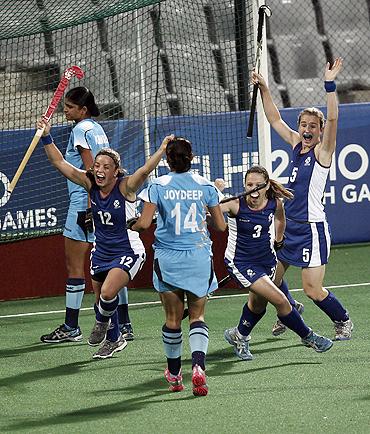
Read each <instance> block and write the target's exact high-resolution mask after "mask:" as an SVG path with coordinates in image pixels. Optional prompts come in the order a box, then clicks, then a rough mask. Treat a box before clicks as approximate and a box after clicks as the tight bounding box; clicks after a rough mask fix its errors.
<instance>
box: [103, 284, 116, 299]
mask: <svg viewBox="0 0 370 434" xmlns="http://www.w3.org/2000/svg"><path fill="white" fill-rule="evenodd" d="M116 295H117V294H115V293H114V291H112V289H111V288H108V287H104V286H103V287H102V289H101V291H100V296H101V297H102V298H103V299H104V300H106V301H110V300H113V299H114V297H115V296H116Z"/></svg>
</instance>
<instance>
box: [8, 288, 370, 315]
mask: <svg viewBox="0 0 370 434" xmlns="http://www.w3.org/2000/svg"><path fill="white" fill-rule="evenodd" d="M357 286H370V282H364V283H352V284H349V285H333V286H325V288H327V289H340V288H353V287H357ZM289 291H290V292H299V291H303V289H302V288H297V289H290V290H289ZM246 295H247V294H245V293H243V294H232V295H217V296H215V297H211V298H210V299H209V300H211V301H213V300H217V299H223V298H234V297H245V296H246ZM156 304H161V302H160V301H159V300H158V301H144V302H141V303H130V304H129V306H130V307H133V306H150V305H156ZM80 310H81V311H84V310H93V308H92V307H82V308H81V309H80ZM64 312H65V309H63V310H49V311H46V312H28V313H15V314H11V315H0V319H3V318H20V317H24V316H36V315H50V314H54V313H64Z"/></svg>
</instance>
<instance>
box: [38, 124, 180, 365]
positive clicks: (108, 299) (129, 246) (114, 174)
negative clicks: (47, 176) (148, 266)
mask: <svg viewBox="0 0 370 434" xmlns="http://www.w3.org/2000/svg"><path fill="white" fill-rule="evenodd" d="M42 125H44V123H43V122H42V121H40V122H39V125H38V126H39V127H41V126H42ZM49 132H50V125H49V124H46V125H45V131H44V135H43V137H42V141H43V144H44V145H45V151H46V154H47V156H48V158H49V160H50V162H51V163H52V164H53V165H54V166H55V167H56V168H57V169H58V170H59V171H60V172H61V173H62V174H63V175H64V176H65V177H66V178H68V179H69V180H70V181H71V182H73V183H75V184H78V185H80V186H82V187H83V188H84V189H85V190H86V191H88V192H89V194H90V198H91V208H92V215H93V220H94V225H95V242H94V247H93V249H92V253H91V275H92V279H93V288H94V292H95V296H96V305H95V312H96V322H95V326H94V328H93V330H92V332H91V335H90V337H89V341H88V343H89V345H91V346H96V345H100V344H103V345H102V346H101V347H100V349H99V350H98V351H97V352H96V353H95V354H94V355H93V357H94V358H100V359H105V358H108V357H112V356H113V354H114V353H115V352H117V351H121V350H122V349H123V348H125V346H126V345H127V342H126V340H125V339H124V337H123V336H122V334H121V333H120V330H119V323H118V313H117V305H118V292H119V290H120V289H121V288H122V287H124V286H126V285H127V284H128V282H129V281H130V280H131V279H133V278H134V277H135V275H136V274H137V272H138V271H139V270H140V269H141V267H142V265H143V263H144V261H145V249H144V246H143V244H142V242H141V240H140V238H139V235H138V234H136V233H134V232H132V231H130V230H126V220H127V219H129V218H132V217H133V216H134V215H135V201H136V191H137V190H138V189H139V188H140V187H141V185H142V184H143V183H144V181H145V180H146V179H147V177H148V176H149V174H150V172H151V171H152V170H153V169H154V168H155V167H156V166H157V165H158V163H159V161H160V159H161V157H162V155H163V154H164V152H165V150H166V146H167V143H168V141H169V140H170V139H171V137H166V138H165V139H164V140H163V142H162V144H161V146H160V148H159V149H158V151H156V152H155V153H154V154H153V156H152V157H151V158H150V159H149V160H148V161H147V162H146V163H145V164H144V166H142V167H141V168H139V169H138V170H137V171H136V172H135V173H134V174H133V175H131V176H123V173H124V172H123V169H122V168H121V166H120V156H119V154H118V153H117V152H116V151H114V150H113V149H111V148H103V149H101V150H100V151H99V152H98V153H97V155H96V157H95V160H94V164H93V167H92V169H90V170H89V171H86V170H81V169H78V168H76V167H74V166H73V165H71V164H69V163H68V162H67V161H66V160H65V159H64V158H63V156H62V154H61V153H60V151H59V149H58V148H57V147H56V146H55V144H54V143H53V138H52V137H51V135H50V134H49ZM109 326H110V327H109Z"/></svg>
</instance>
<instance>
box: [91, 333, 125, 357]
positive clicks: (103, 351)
mask: <svg viewBox="0 0 370 434" xmlns="http://www.w3.org/2000/svg"><path fill="white" fill-rule="evenodd" d="M126 346H127V342H126V340H125V338H124V337H123V336H122V335H120V337H119V338H118V340H117V341H116V342H112V341H108V340H106V341H105V342H104V344H103V345H102V347H101V348H99V350H98V351H97V352H96V353H95V354H94V355H93V359H108V358H109V357H113V354H114V353H117V352H118V351H122V350H123V349H124V348H125V347H126Z"/></svg>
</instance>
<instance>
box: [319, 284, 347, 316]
mask: <svg viewBox="0 0 370 434" xmlns="http://www.w3.org/2000/svg"><path fill="white" fill-rule="evenodd" d="M328 292H329V294H328V296H327V297H326V298H324V300H322V301H314V303H315V304H316V306H318V307H319V308H320V309H321V310H322V311H323V312H324V313H326V315H328V317H329V318H330V319H331V320H332V321H347V320H348V319H349V315H348V312H347V311H346V310H345V309H344V307H343V306H342V305H341V303H340V301H339V300H338V299H337V298H336V297H335V295H334V294H333V293H332V292H330V291H328Z"/></svg>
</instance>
